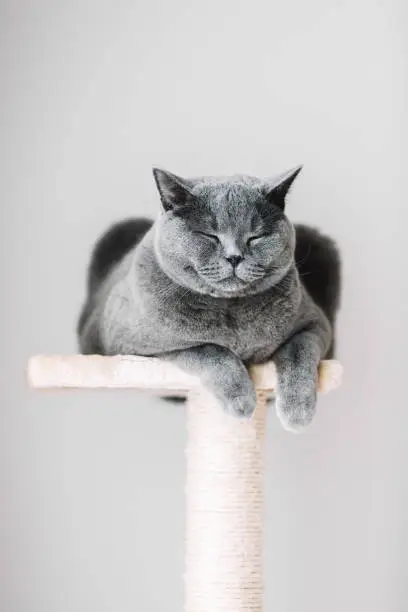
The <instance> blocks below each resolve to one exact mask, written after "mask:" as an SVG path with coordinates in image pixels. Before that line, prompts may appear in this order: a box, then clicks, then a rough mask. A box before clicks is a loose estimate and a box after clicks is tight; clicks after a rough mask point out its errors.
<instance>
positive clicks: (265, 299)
mask: <svg viewBox="0 0 408 612" xmlns="http://www.w3.org/2000/svg"><path fill="white" fill-rule="evenodd" d="M299 170H300V168H296V169H294V170H292V171H289V172H287V173H285V174H284V175H281V176H279V177H277V178H274V179H271V180H261V179H257V178H253V177H247V176H235V177H229V178H212V177H204V178H198V179H181V178H180V177H177V176H175V175H173V174H170V173H168V172H165V171H163V170H157V169H156V170H155V171H154V174H155V180H156V183H157V186H158V189H159V193H160V197H161V201H162V204H163V210H162V212H161V214H160V215H159V217H158V218H157V220H156V222H155V223H154V224H153V225H152V226H151V227H150V229H148V225H146V226H143V231H141V232H140V236H139V237H138V239H137V240H135V243H136V244H135V246H133V248H130V249H129V246H128V248H127V249H124V252H123V257H122V258H121V259H120V258H117V257H116V259H115V261H114V262H113V263H112V266H111V267H110V268H109V269H106V266H105V268H104V274H105V276H104V277H103V278H102V279H100V282H99V284H98V286H97V287H93V290H92V291H90V294H89V296H88V301H87V304H86V306H85V308H84V311H83V313H82V316H81V320H80V324H79V329H78V331H79V339H80V346H81V350H82V351H83V352H84V353H88V354H89V353H94V352H97V353H102V354H105V355H113V354H138V355H146V356H160V357H161V358H162V359H168V360H170V361H172V362H174V363H176V364H177V365H179V366H180V367H181V368H183V369H185V370H186V371H189V372H193V373H196V374H198V375H199V376H200V377H201V380H202V382H203V384H205V385H206V386H208V388H210V389H211V390H212V392H213V393H214V394H215V395H216V396H217V397H218V398H219V400H220V402H221V403H222V405H223V406H224V408H225V410H227V411H228V412H230V413H232V414H236V415H238V416H241V417H248V416H250V415H251V414H252V412H253V409H254V406H255V394H254V389H253V386H252V383H251V381H250V379H249V376H248V373H247V369H246V366H247V365H248V364H250V363H262V362H264V361H267V360H268V359H273V360H274V362H275V364H276V367H277V372H278V386H277V394H276V409H277V412H278V415H279V417H280V419H281V421H282V424H283V426H284V427H285V428H286V429H290V430H292V431H300V430H302V429H303V428H304V427H305V426H307V425H309V424H310V422H311V420H312V418H313V415H314V413H315V406H316V382H317V380H316V378H317V365H318V363H319V361H320V360H321V359H322V358H324V357H325V355H327V354H328V352H329V351H330V350H331V346H332V340H333V322H334V315H335V310H336V308H337V302H338V290H339V287H338V279H337V280H336V283H337V284H336V290H337V291H335V293H336V295H335V300H336V304H335V306H333V303H331V310H330V312H327V313H326V314H327V316H326V314H325V312H324V311H323V309H322V308H323V306H322V305H321V304H320V302H319V301H318V300H316V301H315V300H313V299H312V297H311V295H310V293H309V292H308V291H307V289H306V288H305V284H306V283H305V284H303V282H302V279H301V277H300V274H299V270H298V267H297V265H296V261H295V246H296V231H295V228H294V227H293V225H292V224H291V223H290V222H289V220H288V219H287V217H286V215H285V214H284V207H285V197H286V195H287V192H288V190H289V188H290V186H291V184H292V182H293V180H294V179H295V177H296V176H297V174H298V172H299ZM117 233H118V232H117ZM119 235H120V232H119V233H118V235H117V236H116V238H117V237H118V236H119ZM316 235H317V234H315V236H316ZM140 238H141V239H140ZM139 239H140V240H139ZM112 240H113V238H112V236H111V242H112ZM129 245H130V243H129ZM331 252H332V253H333V252H335V253H336V257H337V252H336V251H335V249H334V251H333V249H332V251H331ZM118 259H119V261H118ZM336 261H337V263H338V258H337V259H336ZM92 265H93V266H94V268H95V258H94V261H93V264H92ZM91 268H92V266H91ZM333 270H334V268H333ZM97 278H100V277H97ZM318 303H319V304H320V305H318Z"/></svg>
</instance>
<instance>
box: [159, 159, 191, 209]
mask: <svg viewBox="0 0 408 612" xmlns="http://www.w3.org/2000/svg"><path fill="white" fill-rule="evenodd" d="M153 176H154V180H155V181H156V185H157V189H158V190H159V194H160V199H161V201H162V204H163V208H164V210H166V211H169V210H176V209H180V208H183V207H184V206H185V205H186V204H187V201H188V200H191V199H192V198H193V196H192V193H191V189H192V185H191V183H190V181H188V180H186V179H183V178H181V177H180V176H176V175H175V174H172V173H171V172H167V170H162V169H161V168H153Z"/></svg>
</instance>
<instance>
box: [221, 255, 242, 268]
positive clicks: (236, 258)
mask: <svg viewBox="0 0 408 612" xmlns="http://www.w3.org/2000/svg"><path fill="white" fill-rule="evenodd" d="M225 259H226V260H227V261H229V262H230V264H231V265H232V267H233V268H236V267H237V265H238V264H239V262H240V261H242V260H243V257H241V255H230V257H226V258H225Z"/></svg>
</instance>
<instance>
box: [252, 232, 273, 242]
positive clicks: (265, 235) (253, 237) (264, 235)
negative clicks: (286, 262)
mask: <svg viewBox="0 0 408 612" xmlns="http://www.w3.org/2000/svg"><path fill="white" fill-rule="evenodd" d="M270 235H271V234H267V233H264V234H256V235H255V236H250V237H249V238H248V240H247V244H256V242H257V241H258V240H262V238H269V237H270Z"/></svg>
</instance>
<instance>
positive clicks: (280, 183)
mask: <svg viewBox="0 0 408 612" xmlns="http://www.w3.org/2000/svg"><path fill="white" fill-rule="evenodd" d="M301 169H302V166H296V168H292V169H291V170H288V171H287V172H284V173H283V174H280V175H279V176H277V177H275V178H273V179H270V180H269V181H267V182H266V184H265V187H264V195H265V197H266V199H267V200H268V201H270V202H271V203H272V204H275V205H276V206H279V208H280V209H281V210H284V209H285V198H286V196H287V195H288V192H289V189H290V188H291V186H292V184H293V181H294V180H295V178H296V177H297V175H298V174H299V172H300V171H301Z"/></svg>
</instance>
